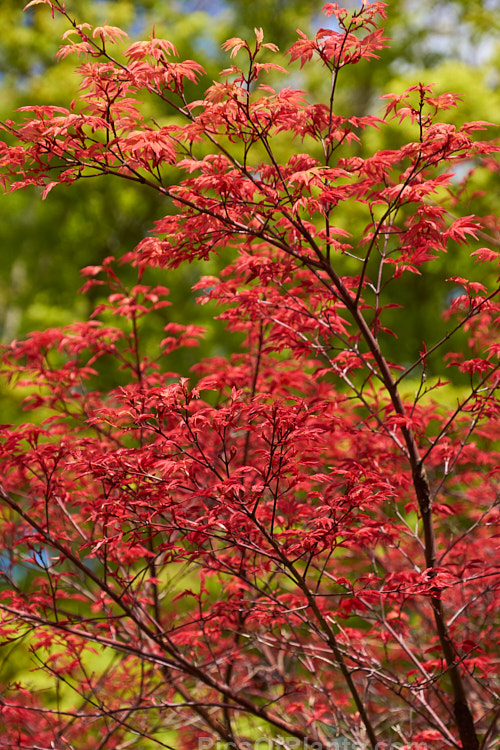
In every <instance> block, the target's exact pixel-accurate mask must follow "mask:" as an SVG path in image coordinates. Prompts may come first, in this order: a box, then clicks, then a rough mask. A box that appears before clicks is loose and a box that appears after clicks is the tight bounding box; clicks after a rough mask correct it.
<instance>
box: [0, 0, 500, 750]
mask: <svg viewBox="0 0 500 750" xmlns="http://www.w3.org/2000/svg"><path fill="white" fill-rule="evenodd" d="M35 4H45V5H47V6H49V9H50V10H51V11H52V13H53V14H56V13H59V14H62V15H63V16H65V17H66V18H67V20H68V22H69V25H70V29H69V32H68V33H67V34H66V35H65V39H64V43H63V46H62V47H61V51H60V57H61V58H65V57H67V56H68V55H75V57H77V58H79V60H78V63H77V64H78V74H79V75H80V76H81V93H80V96H79V99H78V100H77V101H74V102H72V103H71V104H70V106H68V108H62V107H55V106H50V105H47V106H36V107H24V108H23V111H22V112H21V114H20V115H19V116H18V117H17V118H16V120H15V121H14V120H12V121H8V122H6V123H4V124H3V130H4V132H5V133H6V135H5V138H6V140H7V143H2V144H1V150H0V153H1V164H2V176H1V179H2V181H3V185H4V187H5V188H6V190H7V192H9V191H12V190H18V189H24V188H31V187H33V186H34V187H36V188H38V189H40V192H41V194H42V198H44V199H45V198H47V199H48V200H50V196H49V193H50V191H51V190H52V189H53V188H57V189H62V188H61V187H59V186H60V185H61V184H64V185H65V186H68V187H70V186H71V184H72V183H74V182H75V181H77V180H80V179H86V178H90V177H92V176H95V175H105V176H109V177H111V176H114V177H115V178H121V179H123V180H128V181H131V182H134V183H137V185H138V189H144V190H150V191H155V193H156V194H159V195H161V196H163V197H164V199H165V212H166V213H165V216H163V218H161V219H159V220H158V221H157V223H156V226H155V228H154V230H153V231H152V232H151V233H150V234H149V235H148V236H147V237H145V239H144V240H143V241H142V242H141V243H140V244H139V245H138V246H137V247H135V248H133V249H131V248H124V252H123V255H122V257H121V258H120V259H119V261H115V259H114V258H110V257H108V258H105V259H103V261H102V263H101V264H100V265H97V266H91V267H87V268H85V269H83V271H82V273H83V275H84V277H85V279H86V281H85V284H84V287H83V291H91V292H92V294H93V295H94V297H95V298H97V299H98V300H99V301H98V303H97V306H96V309H95V311H94V314H93V315H92V317H91V318H90V319H89V320H86V321H82V322H78V323H75V324H73V325H71V326H69V327H66V328H62V329H50V330H45V331H42V332H35V333H32V334H31V335H30V336H29V337H28V338H27V339H26V340H25V341H14V342H13V343H12V344H11V345H10V346H8V347H7V348H6V351H5V357H4V371H5V374H6V376H7V377H8V378H9V379H10V381H11V382H12V384H13V386H15V387H18V388H21V389H25V392H26V393H27V394H28V395H27V397H26V401H25V407H26V409H27V410H28V415H27V416H26V421H24V422H23V423H22V424H20V425H16V426H12V425H2V427H1V432H2V446H1V457H2V482H1V486H0V498H1V509H2V520H1V524H0V535H1V540H2V547H3V550H4V551H3V553H2V558H1V579H2V584H1V592H0V611H1V625H0V628H1V634H2V637H1V640H2V645H3V648H4V650H8V651H9V654H11V656H10V658H16V657H17V658H20V659H21V658H22V657H21V656H20V654H26V653H31V662H29V666H30V668H31V669H33V667H34V668H35V671H34V672H33V671H27V670H24V671H23V670H20V673H18V674H14V675H13V676H12V680H11V681H10V683H9V684H6V685H5V686H4V690H3V694H2V698H1V713H0V725H1V730H2V731H1V738H2V740H1V742H2V743H3V745H4V746H5V747H12V748H35V747H36V748H39V747H47V748H48V747H51V748H57V749H58V750H59V749H60V750H62V749H63V748H64V749H69V748H75V749H78V750H84V749H87V748H89V749H90V748H96V747H99V748H124V747H136V748H141V749H142V748H144V749H146V748H154V747H176V748H183V749H185V750H188V749H190V748H199V747H200V746H203V747H209V746H215V743H216V742H217V741H219V742H220V743H221V744H220V745H219V747H221V748H222V747H231V748H240V749H241V748H247V747H249V746H251V743H252V742H254V743H255V742H257V741H259V740H263V739H266V741H267V742H268V743H269V744H268V745H267V746H271V742H273V741H275V742H276V747H278V746H279V747H297V746H298V744H297V743H300V746H303V747H314V748H318V749H319V748H322V749H323V750H326V749H327V748H331V747H332V743H334V742H335V739H336V738H337V741H340V740H342V741H347V740H349V742H350V743H351V744H350V745H349V747H353V748H354V747H358V748H365V747H366V748H383V747H385V746H386V745H389V744H390V743H393V742H399V743H401V744H402V745H403V746H404V747H410V746H411V747H412V748H414V750H415V749H416V748H436V750H441V749H442V748H462V749H463V750H479V748H481V750H488V749H491V748H493V747H494V743H495V740H496V727H497V723H498V718H499V702H498V691H499V684H498V676H497V675H495V667H496V666H498V648H497V643H496V641H497V634H496V629H495V626H496V622H495V616H496V611H497V609H498V564H497V563H498V556H497V555H496V550H497V546H498V536H495V531H494V528H495V524H497V523H498V516H499V511H498V498H499V493H498V455H497V454H496V450H497V449H498V440H499V437H500V435H499V427H498V399H497V396H496V388H497V386H498V377H499V366H498V355H499V353H500V346H499V344H498V320H499V309H500V307H499V301H498V286H496V285H495V284H493V283H491V282H492V281H494V280H495V279H496V278H497V276H498V264H499V254H498V252H497V250H495V247H497V246H498V244H499V239H498V233H495V224H494V222H493V221H492V218H491V217H481V216H471V215H461V213H460V208H461V203H460V190H461V189H462V186H461V185H459V186H458V187H457V179H456V177H455V170H456V168H457V167H461V166H462V165H466V166H467V167H468V168H469V172H468V176H467V179H471V178H472V177H473V174H474V171H477V170H481V169H490V170H491V169H495V168H496V162H495V161H494V157H495V154H496V152H498V150H499V148H498V146H497V145H495V144H494V143H493V142H492V141H491V140H489V139H488V138H487V135H486V136H485V135H484V133H482V132H481V131H486V130H487V128H488V123H485V122H472V123H466V124H464V125H462V126H461V127H457V126H453V125H450V124H447V123H446V122H443V119H446V118H443V117H442V113H443V111H446V110H448V109H449V108H450V107H455V106H456V105H457V99H458V97H456V96H455V95H453V94H451V93H446V94H440V95H438V94H437V93H435V92H434V91H433V88H432V86H429V85H425V84H421V83H419V84H416V85H415V86H412V87H411V88H409V89H408V90H407V91H405V92H403V93H397V94H391V95H389V96H386V97H385V102H384V106H385V114H384V116H383V117H382V118H380V117H375V116H371V115H366V114H364V115H363V116H357V115H356V114H355V113H353V114H350V115H348V116H345V115H341V114H339V113H338V112H337V111H336V104H335V92H336V89H337V87H338V86H341V85H342V68H344V67H345V66H347V65H357V64H359V65H366V64H370V65H376V64H377V63H376V58H377V56H378V55H379V54H380V53H381V51H383V49H384V48H385V47H386V45H387V40H386V39H385V37H384V34H383V31H382V29H381V27H380V26H379V24H380V22H381V21H382V20H383V18H384V16H385V13H386V6H385V4H384V3H380V2H374V3H368V2H364V3H363V4H362V7H360V8H359V10H357V11H355V12H348V11H347V10H345V9H343V8H341V7H338V5H337V4H336V3H329V4H327V5H326V6H325V7H324V12H325V14H326V16H327V17H329V23H328V27H326V28H322V29H320V30H319V31H318V32H317V34H316V35H315V36H314V37H313V38H308V37H307V36H305V35H304V34H303V33H301V32H299V35H298V39H297V41H296V43H295V44H294V45H293V46H292V47H291V49H290V50H289V52H288V58H284V57H280V56H279V54H278V50H277V48H276V47H275V46H274V45H273V44H270V43H267V42H266V41H264V35H263V32H262V30H260V29H256V31H255V39H254V40H253V41H252V42H247V41H244V40H242V39H237V38H233V39H230V40H228V41H227V43H226V44H225V49H226V50H227V52H228V53H229V58H230V59H229V63H228V67H227V69H226V70H224V71H223V72H222V73H221V77H220V80H219V81H216V82H213V83H211V84H210V85H208V88H207V89H206V92H205V95H204V98H203V99H201V100H197V101H192V100H191V99H190V97H189V94H188V92H189V83H190V82H193V81H196V80H199V79H200V78H202V77H203V75H204V72H203V70H202V68H201V66H200V65H198V64H197V63H196V62H193V61H192V60H187V61H178V59H177V58H176V50H175V47H174V45H173V44H172V42H170V41H166V40H163V39H158V38H156V37H155V36H154V35H153V36H152V37H151V39H149V40H148V41H144V42H136V43H133V44H131V45H130V46H129V47H128V48H126V49H125V50H124V51H123V52H120V50H121V49H123V46H124V44H123V42H124V36H125V35H124V34H123V32H121V31H120V30H119V29H117V28H114V27H112V26H103V27H101V28H91V27H90V26H89V25H88V24H86V23H76V22H75V21H73V20H72V16H71V14H70V12H69V10H66V8H65V6H64V4H63V3H62V2H60V1H59V0H32V2H31V3H29V4H28V6H27V7H28V8H29V6H32V5H35ZM125 46H126V45H125ZM297 63H299V64H300V66H302V67H307V66H310V65H316V66H317V65H322V66H323V69H324V78H325V88H324V96H323V99H322V100H320V101H313V100H312V99H311V97H310V96H309V95H308V94H307V92H304V91H300V90H296V89H294V88H293V87H288V86H287V85H286V78H285V76H286V74H287V71H288V69H290V70H298V68H299V65H298V64H297ZM268 73H271V74H272V78H271V79H268V78H266V75H267V74H268ZM268 80H273V81H279V84H277V85H276V86H275V87H274V88H273V87H271V86H270V85H268V83H267V82H266V81H268ZM150 97H155V98H159V99H161V101H162V102H163V103H164V110H165V113H166V114H165V118H164V120H163V121H160V122H158V121H149V120H148V117H147V114H146V113H147V101H148V98H150ZM381 114H382V113H381ZM388 123H390V126H391V127H394V123H403V124H404V127H405V128H406V127H407V126H408V125H410V126H411V129H412V132H413V139H412V140H410V141H405V142H404V144H403V145H402V146H401V147H395V148H394V149H391V150H383V151H375V152H372V153H371V154H370V155H368V156H367V155H366V153H365V152H366V147H365V144H366V142H367V140H369V138H368V136H370V135H371V134H372V131H373V130H374V129H383V128H386V127H388ZM405 132H407V131H406V130H405ZM483 136H484V137H485V138H486V140H483ZM173 181H175V184H172V183H173ZM457 196H458V199H457ZM5 200H8V199H5ZM349 217H352V219H351V221H349ZM360 217H362V219H361V220H360ZM346 226H349V230H348V229H347V228H346ZM478 239H479V240H480V243H479V245H480V244H481V243H484V246H483V247H480V246H478V243H477V242H476V240H478ZM90 242H91V238H89V243H90ZM452 243H455V244H458V245H460V247H461V253H462V254H463V257H464V258H466V257H469V256H470V255H472V256H473V257H474V258H475V260H476V261H477V263H478V264H479V265H478V268H479V274H478V275H479V277H480V278H481V282H484V283H479V282H478V281H476V280H470V279H466V278H463V277H462V275H461V273H460V270H461V269H460V268H456V267H453V268H449V272H448V279H447V280H446V281H445V280H443V284H448V285H449V289H450V295H449V297H448V299H449V308H448V309H447V310H446V311H445V315H446V316H447V319H448V332H447V334H446V336H445V338H443V339H441V340H431V341H426V342H422V345H421V350H420V353H418V354H417V355H416V358H415V360H414V361H412V362H398V361H396V362H394V361H388V358H387V356H386V353H385V346H384V342H386V341H387V337H388V336H390V335H394V336H398V337H404V335H405V331H404V327H402V328H400V329H399V330H398V329H397V328H396V329H395V330H392V331H389V330H388V327H387V325H386V322H385V316H386V311H391V312H393V311H394V308H395V302H394V296H393V295H394V292H393V290H394V289H399V287H403V288H404V286H405V285H409V284H411V283H412V279H413V278H414V275H415V274H421V275H424V276H425V274H426V272H427V269H428V267H429V266H431V265H432V263H433V262H435V261H436V259H442V256H443V254H446V252H447V249H448V248H449V247H450V245H451V244H452ZM68 251H69V252H70V249H68ZM213 256H217V257H218V258H219V261H218V262H219V266H220V268H221V271H220V274H219V275H217V276H213V275H212V276H204V277H202V278H201V279H199V281H198V282H197V283H196V284H195V287H194V290H195V291H196V294H197V295H198V301H199V302H200V303H201V304H204V303H212V304H209V305H207V308H206V309H207V311H208V310H214V309H215V310H216V314H217V315H218V316H219V317H220V318H221V319H222V320H223V321H225V325H226V327H227V330H228V331H236V332H238V334H239V336H240V337H241V339H242V342H243V343H242V345H241V347H240V350H239V351H238V352H237V353H236V354H234V355H232V356H228V357H227V358H224V357H222V356H214V357H213V358H212V359H208V360H203V361H200V362H199V363H198V364H197V365H196V367H195V368H193V372H192V373H191V375H190V377H189V378H187V377H186V376H185V375H186V374H184V376H181V375H178V374H176V373H173V372H171V370H170V368H171V364H169V363H170V362H172V361H173V360H172V358H171V357H170V359H169V356H170V355H171V354H172V353H175V351H176V350H178V349H179V348H180V347H192V346H196V344H197V342H198V340H199V338H200V337H202V336H203V334H204V331H203V329H201V328H199V327H197V326H194V325H190V324H189V323H188V322H186V321H177V320H176V319H175V310H174V311H173V310H172V309H171V308H170V309H169V310H168V311H167V309H166V308H167V307H168V306H169V302H168V288H167V287H166V286H163V285H151V284H147V283H146V281H147V275H148V273H149V269H151V268H157V269H158V268H159V269H163V271H162V275H163V278H164V280H165V284H168V277H169V269H174V268H176V267H177V266H178V265H179V264H183V263H190V262H192V261H194V260H205V259H208V258H210V257H213ZM120 264H129V265H131V266H132V267H134V268H135V269H136V273H137V283H136V284H135V286H133V287H131V288H129V287H126V286H125V284H124V283H123V281H122V280H121V279H120ZM106 290H107V291H106ZM457 290H458V293H457ZM437 312H438V311H436V314H437ZM207 314H208V313H207ZM150 318H151V319H155V320H157V319H162V320H163V326H164V330H163V331H162V332H161V335H160V336H159V337H158V340H157V345H156V348H155V349H154V350H151V346H148V347H147V348H146V347H145V346H144V345H143V342H142V339H141V332H142V330H143V327H144V325H145V321H147V320H149V319H150ZM391 319H392V320H394V315H392V318H391ZM396 320H397V318H396ZM393 328H394V327H393ZM463 331H466V332H467V337H466V339H465V340H466V341H467V344H466V348H463V347H462V348H461V349H460V350H459V351H454V350H453V342H454V340H456V338H457V334H459V333H460V332H463ZM463 340H464V337H462V338H460V341H463ZM450 347H451V348H450ZM174 357H175V354H174ZM431 357H433V358H434V359H435V358H436V357H437V358H441V360H444V359H445V358H446V359H445V361H446V365H447V366H448V367H449V368H451V369H452V370H453V369H455V370H457V371H458V372H460V373H462V382H465V383H466V384H467V385H466V386H463V387H461V388H460V389H457V390H454V391H453V390H452V391H451V393H452V396H450V388H449V387H448V386H447V385H446V383H444V382H442V381H441V380H436V378H433V377H432V373H428V362H429V361H430V358H431ZM110 371H111V372H112V373H114V376H113V377H114V378H115V381H116V387H112V388H110V389H109V390H107V391H106V392H103V390H102V389H100V387H99V383H100V382H103V381H102V378H101V377H100V376H101V375H102V374H103V373H108V379H109V372H110ZM30 410H31V411H32V417H31V418H32V420H33V422H30V421H29V411H30ZM23 658H24V657H23ZM273 738H274V740H273ZM202 741H203V742H202ZM200 743H202V744H200Z"/></svg>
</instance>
